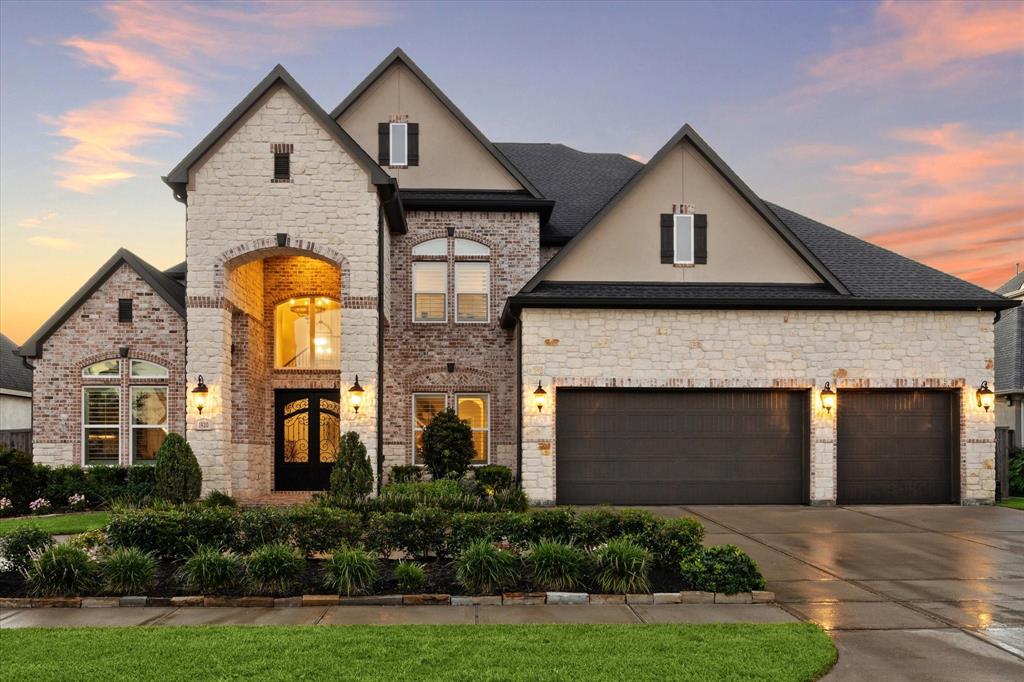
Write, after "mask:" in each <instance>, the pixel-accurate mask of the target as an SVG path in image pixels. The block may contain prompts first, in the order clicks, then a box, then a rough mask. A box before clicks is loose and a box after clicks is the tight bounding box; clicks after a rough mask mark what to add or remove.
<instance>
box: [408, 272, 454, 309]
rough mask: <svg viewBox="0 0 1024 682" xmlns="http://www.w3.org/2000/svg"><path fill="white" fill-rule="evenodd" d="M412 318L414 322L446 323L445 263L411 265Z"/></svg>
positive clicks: (446, 274) (446, 280)
mask: <svg viewBox="0 0 1024 682" xmlns="http://www.w3.org/2000/svg"><path fill="white" fill-rule="evenodd" d="M412 318H413V320H415V321H416V322H445V321H447V319H448V263H447V261H425V262H420V263H413V264H412Z"/></svg>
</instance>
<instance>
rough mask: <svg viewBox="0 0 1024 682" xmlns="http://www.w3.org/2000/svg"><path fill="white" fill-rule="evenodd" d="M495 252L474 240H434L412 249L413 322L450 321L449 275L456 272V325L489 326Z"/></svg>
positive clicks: (454, 286) (454, 283) (454, 276)
mask: <svg viewBox="0 0 1024 682" xmlns="http://www.w3.org/2000/svg"><path fill="white" fill-rule="evenodd" d="M490 256H491V250H490V248H488V247H487V246H486V245H485V244H481V243H480V242H476V241H473V240H471V239H461V238H460V239H454V238H450V237H449V238H444V237H442V238H439V239H431V240H429V241H425V242H422V243H420V244H417V245H415V246H414V247H413V248H412V257H413V264H412V291H413V300H412V308H413V313H412V315H413V321H415V322H446V321H447V320H448V300H449V290H448V271H449V264H451V270H452V272H453V280H454V281H453V287H452V288H453V290H454V291H453V294H454V296H453V300H454V301H455V321H456V322H488V321H490V309H491V263H490Z"/></svg>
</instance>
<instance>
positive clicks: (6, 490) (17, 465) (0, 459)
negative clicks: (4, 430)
mask: <svg viewBox="0 0 1024 682" xmlns="http://www.w3.org/2000/svg"><path fill="white" fill-rule="evenodd" d="M38 492H39V491H38V488H37V485H36V472H35V469H34V468H33V466H32V457H31V456H29V455H28V454H26V453H24V452H22V451H21V450H16V449H14V448H12V447H10V446H8V445H0V498H7V499H8V500H10V501H11V508H12V510H13V512H14V513H16V514H20V513H24V511H25V510H26V509H28V503H29V502H31V501H32V500H34V499H36V498H37V497H39V495H38V494H37V493H38Z"/></svg>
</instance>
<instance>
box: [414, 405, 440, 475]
mask: <svg viewBox="0 0 1024 682" xmlns="http://www.w3.org/2000/svg"><path fill="white" fill-rule="evenodd" d="M446 404H447V400H446V396H445V394H444V393H414V394H413V396H412V442H413V457H412V463H413V464H417V463H422V461H423V454H422V451H423V429H425V428H427V424H429V423H430V420H431V419H433V418H434V415H435V414H437V413H438V412H443V411H444V409H445V406H446Z"/></svg>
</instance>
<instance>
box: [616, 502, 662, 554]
mask: <svg viewBox="0 0 1024 682" xmlns="http://www.w3.org/2000/svg"><path fill="white" fill-rule="evenodd" d="M661 523H662V520H661V519H659V518H658V517H656V516H655V515H654V514H652V513H651V512H649V511H647V510H646V509H622V510H620V511H619V527H618V534H619V535H628V536H630V537H632V538H634V539H635V540H636V541H637V542H639V543H641V544H644V545H646V543H647V542H653V541H654V538H655V537H656V536H657V533H658V531H659V529H660V528H661Z"/></svg>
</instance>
